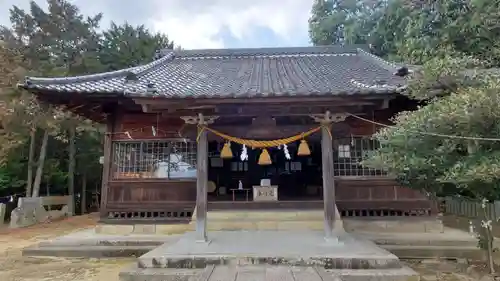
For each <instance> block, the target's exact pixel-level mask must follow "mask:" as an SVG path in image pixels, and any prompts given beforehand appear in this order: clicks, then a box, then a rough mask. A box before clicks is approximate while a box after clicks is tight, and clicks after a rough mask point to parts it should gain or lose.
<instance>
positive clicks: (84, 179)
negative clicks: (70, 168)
mask: <svg viewBox="0 0 500 281" xmlns="http://www.w3.org/2000/svg"><path fill="white" fill-rule="evenodd" d="M80 198H81V200H82V202H81V203H82V207H81V210H82V215H85V214H86V213H87V173H85V172H83V175H82V196H81V197H80Z"/></svg>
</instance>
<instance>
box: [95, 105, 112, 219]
mask: <svg viewBox="0 0 500 281" xmlns="http://www.w3.org/2000/svg"><path fill="white" fill-rule="evenodd" d="M115 114H116V113H113V114H108V116H107V118H106V135H105V136H104V163H103V164H102V183H101V204H100V208H99V213H100V216H101V218H106V217H107V216H108V214H107V210H106V207H107V205H108V187H109V175H110V173H111V164H112V163H113V161H111V157H112V155H113V152H112V147H111V144H112V138H113V131H114V124H115V118H116V116H115Z"/></svg>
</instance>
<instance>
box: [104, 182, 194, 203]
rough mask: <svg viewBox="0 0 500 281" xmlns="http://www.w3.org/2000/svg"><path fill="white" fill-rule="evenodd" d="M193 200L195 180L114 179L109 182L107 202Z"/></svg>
mask: <svg viewBox="0 0 500 281" xmlns="http://www.w3.org/2000/svg"><path fill="white" fill-rule="evenodd" d="M177 201H179V202H195V201H196V181H166V180H141V181H125V180H116V181H111V182H110V183H109V195H108V201H107V203H109V204H119V203H137V204H145V205H147V204H149V203H160V202H177Z"/></svg>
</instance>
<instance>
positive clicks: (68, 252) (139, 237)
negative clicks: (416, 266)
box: [23, 228, 500, 260]
mask: <svg viewBox="0 0 500 281" xmlns="http://www.w3.org/2000/svg"><path fill="white" fill-rule="evenodd" d="M289 232H293V231H289ZM210 233H211V232H209V234H210ZM351 235H353V236H354V237H359V238H362V239H365V240H370V241H372V242H374V243H375V244H377V245H379V246H380V247H382V248H383V249H385V250H388V251H389V252H391V253H393V254H395V255H396V256H398V257H399V258H402V259H415V258H417V259H425V258H449V259H453V258H460V259H471V260H478V259H482V258H483V253H482V251H481V250H479V249H478V248H477V240H476V239H475V238H473V237H472V236H471V235H470V234H468V233H466V232H464V231H460V230H456V229H449V228H445V231H444V233H398V232H394V233H388V232H386V233H374V232H362V233H360V232H358V233H351ZM180 237H183V235H180V234H177V235H159V234H128V235H116V234H115V235H110V234H102V233H98V231H96V230H95V229H87V230H81V231H77V232H74V233H70V234H66V235H63V236H60V237H58V238H55V239H51V240H47V241H44V242H41V243H39V244H38V245H33V246H30V247H28V248H25V249H24V250H23V255H25V256H57V257H92V258H101V257H130V256H136V257H138V256H141V255H143V254H145V253H147V252H149V251H151V250H153V249H155V248H156V247H159V246H161V245H162V244H165V243H171V244H172V243H174V242H176V241H177V239H179V238H180ZM497 247H500V244H499V245H498V246H497Z"/></svg>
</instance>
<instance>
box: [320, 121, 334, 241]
mask: <svg viewBox="0 0 500 281" xmlns="http://www.w3.org/2000/svg"><path fill="white" fill-rule="evenodd" d="M326 126H327V124H324V125H323V127H322V128H321V159H322V165H323V167H322V171H323V202H324V207H323V209H324V212H325V218H324V220H325V221H324V223H325V238H326V239H331V238H332V236H333V235H332V233H333V225H334V222H335V181H334V179H333V151H332V139H331V136H330V129H329V127H326Z"/></svg>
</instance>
